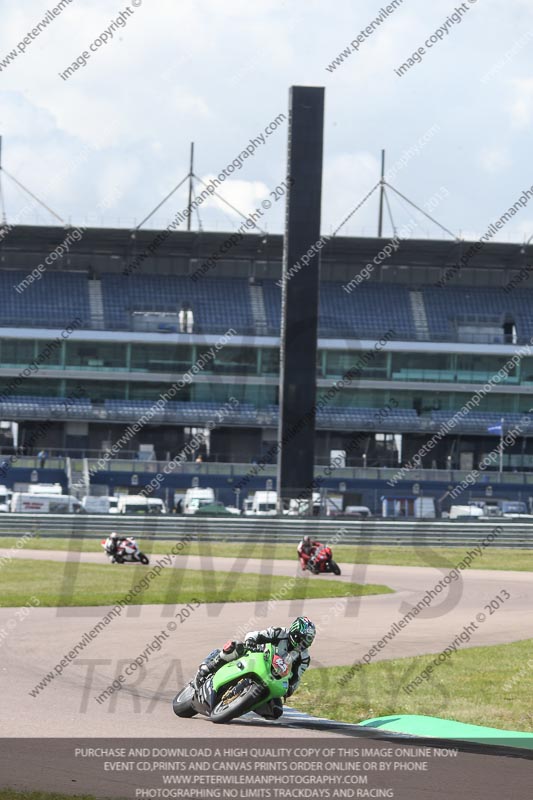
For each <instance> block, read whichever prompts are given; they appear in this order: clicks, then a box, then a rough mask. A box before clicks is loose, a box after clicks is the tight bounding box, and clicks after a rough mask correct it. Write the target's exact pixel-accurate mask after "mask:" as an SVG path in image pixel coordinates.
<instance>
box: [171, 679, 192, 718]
mask: <svg viewBox="0 0 533 800" xmlns="http://www.w3.org/2000/svg"><path fill="white" fill-rule="evenodd" d="M193 697H194V689H193V687H192V686H191V684H190V683H189V684H188V685H187V686H186V687H185V689H182V690H181V692H178V694H177V695H176V697H175V698H174V700H173V701H172V710H173V711H174V714H176V716H178V717H194V716H195V715H196V711H195V710H194V708H193V707H192V705H191V702H192V699H193Z"/></svg>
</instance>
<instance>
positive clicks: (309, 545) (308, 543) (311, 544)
mask: <svg viewBox="0 0 533 800" xmlns="http://www.w3.org/2000/svg"><path fill="white" fill-rule="evenodd" d="M320 547H322V545H321V543H320V542H317V541H313V540H312V539H311V537H310V536H304V538H303V539H302V541H301V542H300V544H299V545H298V558H299V559H300V565H301V567H302V570H304V571H305V570H306V569H307V562H308V561H309V559H310V558H312V557H313V556H314V554H315V553H316V551H317V550H318V549H319V548H320Z"/></svg>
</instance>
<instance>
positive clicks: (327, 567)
mask: <svg viewBox="0 0 533 800" xmlns="http://www.w3.org/2000/svg"><path fill="white" fill-rule="evenodd" d="M306 566H307V569H308V570H309V571H310V572H312V573H313V575H320V574H321V573H323V572H333V573H334V574H335V575H340V574H341V568H340V567H339V565H338V564H337V562H336V561H333V553H332V552H331V547H328V545H327V544H323V545H321V546H320V547H318V548H317V549H316V551H315V552H314V553H313V555H312V556H311V558H310V559H309V561H308V562H307V565H306Z"/></svg>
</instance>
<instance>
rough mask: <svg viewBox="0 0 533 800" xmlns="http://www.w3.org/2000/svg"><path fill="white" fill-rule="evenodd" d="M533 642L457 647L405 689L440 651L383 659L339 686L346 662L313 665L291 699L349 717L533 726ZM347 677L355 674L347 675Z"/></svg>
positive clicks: (311, 710) (319, 712) (320, 712)
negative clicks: (406, 717) (425, 718)
mask: <svg viewBox="0 0 533 800" xmlns="http://www.w3.org/2000/svg"><path fill="white" fill-rule="evenodd" d="M532 649H533V640H529V641H522V642H514V643H513V644H505V645H495V646H490V647H472V648H467V649H463V650H459V651H457V652H456V653H455V654H454V655H452V657H451V658H449V659H447V660H446V661H445V662H444V663H443V664H441V665H440V666H439V667H438V668H436V669H435V671H434V672H433V673H432V674H431V675H430V678H429V680H428V681H423V682H422V684H421V685H420V686H419V687H418V688H416V689H415V690H414V691H412V692H411V693H410V694H407V693H406V692H405V691H403V686H405V685H406V684H408V683H409V682H410V681H412V680H414V678H415V677H416V676H417V675H418V674H419V673H420V671H421V670H423V669H424V668H425V667H427V666H428V664H429V663H430V662H431V661H432V658H434V656H417V657H415V658H399V659H395V660H393V661H378V662H376V663H374V664H369V665H368V666H365V667H363V668H362V669H361V670H359V671H357V672H356V673H355V675H354V676H353V678H352V679H351V680H350V681H349V682H348V683H347V684H346V685H345V686H342V687H340V686H339V681H340V680H341V679H342V678H343V676H346V675H347V673H348V670H349V666H347V667H331V668H327V669H310V670H309V671H308V672H307V673H306V674H305V676H304V679H303V681H302V684H301V685H300V688H299V689H298V692H297V693H296V694H295V695H294V697H293V698H291V700H290V704H291V705H292V706H294V707H295V708H298V709H299V710H300V711H305V712H306V713H308V714H314V715H316V716H324V717H329V718H331V719H337V720H340V721H343V722H361V721H362V720H364V719H370V718H372V717H382V716H388V715H394V714H424V715H427V716H432V717H444V718H446V719H454V720H457V721H459V722H469V723H472V724H474V725H486V726H488V727H493V728H503V729H504V730H515V731H524V732H526V731H533V708H532V706H531V680H532V677H533V660H531V662H530V663H531V666H528V661H530V659H531V658H532ZM348 674H349V673H348Z"/></svg>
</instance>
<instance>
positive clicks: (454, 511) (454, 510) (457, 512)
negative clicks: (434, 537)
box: [449, 505, 483, 519]
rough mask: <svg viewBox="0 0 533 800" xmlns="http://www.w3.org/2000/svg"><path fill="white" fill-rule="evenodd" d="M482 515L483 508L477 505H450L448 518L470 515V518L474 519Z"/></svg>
mask: <svg viewBox="0 0 533 800" xmlns="http://www.w3.org/2000/svg"><path fill="white" fill-rule="evenodd" d="M482 516H483V509H482V508H479V506H474V505H471V506H452V507H451V508H450V517H449V518H450V519H457V518H458V517H472V519H476V518H477V517H482Z"/></svg>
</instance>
